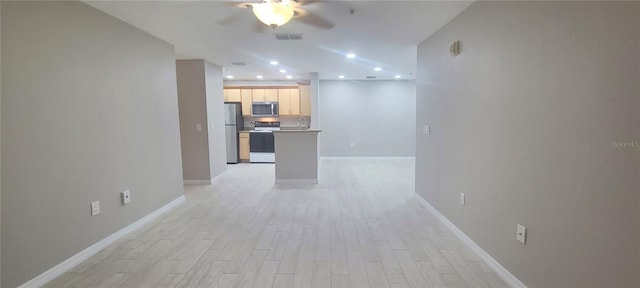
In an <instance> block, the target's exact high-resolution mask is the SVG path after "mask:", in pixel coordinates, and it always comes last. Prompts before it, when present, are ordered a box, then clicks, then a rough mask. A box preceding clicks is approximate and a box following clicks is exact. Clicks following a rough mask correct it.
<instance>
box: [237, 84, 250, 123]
mask: <svg viewBox="0 0 640 288" xmlns="http://www.w3.org/2000/svg"><path fill="white" fill-rule="evenodd" d="M252 92H253V91H252V89H242V90H241V92H240V101H239V102H242V116H244V117H251V104H252V103H253V100H252V94H253V93H252Z"/></svg>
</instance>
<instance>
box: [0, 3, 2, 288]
mask: <svg viewBox="0 0 640 288" xmlns="http://www.w3.org/2000/svg"><path fill="white" fill-rule="evenodd" d="M1 15H2V5H0V55H2V32H1V31H2V17H1ZM0 58H2V57H0ZM0 63H2V61H1V59H0ZM0 70H2V69H0ZM0 79H2V73H0ZM0 83H2V81H0ZM1 91H2V87H1V85H0V92H1ZM0 119H2V94H1V93H0ZM1 127H2V121H1V120H0V136H1V135H2V129H1ZM1 138H2V137H0V146H2V140H1ZM0 150H2V149H0ZM0 163H2V153H1V152H0ZM1 180H2V173H0V211H1V210H2V209H1V207H2V181H1ZM1 247H2V213H0V286H2V261H1V259H2V249H1Z"/></svg>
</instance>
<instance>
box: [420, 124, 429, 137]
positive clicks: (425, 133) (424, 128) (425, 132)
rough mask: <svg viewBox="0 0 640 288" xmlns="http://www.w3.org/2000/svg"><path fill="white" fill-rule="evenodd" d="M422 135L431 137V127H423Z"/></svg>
mask: <svg viewBox="0 0 640 288" xmlns="http://www.w3.org/2000/svg"><path fill="white" fill-rule="evenodd" d="M422 134H424V135H430V134H431V127H429V125H422Z"/></svg>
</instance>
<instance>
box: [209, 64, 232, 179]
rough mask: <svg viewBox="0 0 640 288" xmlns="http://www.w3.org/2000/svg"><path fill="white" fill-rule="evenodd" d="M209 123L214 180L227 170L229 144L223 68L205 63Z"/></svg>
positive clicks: (211, 169) (212, 176) (211, 176)
mask: <svg viewBox="0 0 640 288" xmlns="http://www.w3.org/2000/svg"><path fill="white" fill-rule="evenodd" d="M204 68H205V81H206V84H207V87H206V93H207V106H206V107H207V121H208V123H209V129H208V134H209V165H210V169H209V170H210V171H211V175H210V178H211V179H213V178H215V177H216V176H218V175H220V174H221V173H223V172H224V171H226V170H227V146H226V145H227V142H226V135H225V127H224V94H223V88H222V68H220V67H218V66H216V65H214V64H211V63H209V62H206V61H205V66H204Z"/></svg>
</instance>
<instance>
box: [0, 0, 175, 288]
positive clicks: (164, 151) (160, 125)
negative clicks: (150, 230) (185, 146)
mask: <svg viewBox="0 0 640 288" xmlns="http://www.w3.org/2000/svg"><path fill="white" fill-rule="evenodd" d="M1 20H2V29H3V30H2V73H1V74H2V87H1V88H2V95H3V98H2V115H1V116H2V134H3V135H2V136H3V137H2V138H3V139H2V140H3V141H2V155H3V156H4V157H2V173H1V174H2V179H3V181H2V216H3V217H2V232H3V233H2V262H3V263H5V265H3V266H2V275H3V276H4V277H2V287H5V288H11V287H16V286H18V285H20V284H22V283H24V282H25V281H28V280H30V279H32V278H33V277H35V276H37V275H39V274H40V273H42V272H44V271H46V270H47V269H49V268H51V267H53V266H54V265H56V264H58V263H60V262H62V261H64V260H66V259H67V258H68V257H71V256H73V255H74V254H76V253H78V252H80V251H82V250H83V249H85V248H87V247H89V246H90V245H92V244H94V243H96V242H97V241H99V240H101V239H103V238H105V237H106V236H108V235H110V234H112V233H113V232H116V231H117V230H119V229H121V228H123V227H125V226H127V225H129V224H131V223H132V222H134V221H136V220H138V219H140V218H141V217H143V216H145V215H147V214H149V213H151V212H152V211H154V210H156V209H157V208H159V207H161V206H162V205H164V204H166V203H168V202H170V201H171V200H173V199H176V198H177V197H179V196H181V195H182V192H183V186H182V169H181V165H180V162H181V161H180V142H179V137H180V136H179V126H178V103H177V96H176V80H175V79H176V78H175V77H176V76H175V75H176V70H175V53H174V48H173V46H172V45H170V44H168V43H165V42H163V41H161V40H159V39H157V38H154V37H152V36H150V35H148V34H146V33H144V32H142V31H140V30H138V29H136V28H134V27H133V26H130V25H128V24H125V23H124V22H122V21H120V20H117V19H115V18H113V17H111V16H108V15H106V14H104V13H102V12H100V11H98V10H96V9H94V8H91V7H90V6H88V5H86V4H84V3H81V2H55V3H52V2H7V1H2V17H1ZM126 189H130V190H131V194H132V195H131V198H132V202H131V203H130V204H129V205H127V206H122V205H120V192H121V191H123V190H126ZM95 200H99V201H100V204H101V210H102V213H101V214H100V215H97V216H94V217H91V216H90V209H89V203H90V202H91V201H95Z"/></svg>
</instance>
